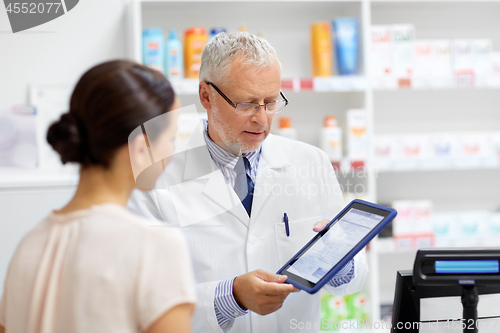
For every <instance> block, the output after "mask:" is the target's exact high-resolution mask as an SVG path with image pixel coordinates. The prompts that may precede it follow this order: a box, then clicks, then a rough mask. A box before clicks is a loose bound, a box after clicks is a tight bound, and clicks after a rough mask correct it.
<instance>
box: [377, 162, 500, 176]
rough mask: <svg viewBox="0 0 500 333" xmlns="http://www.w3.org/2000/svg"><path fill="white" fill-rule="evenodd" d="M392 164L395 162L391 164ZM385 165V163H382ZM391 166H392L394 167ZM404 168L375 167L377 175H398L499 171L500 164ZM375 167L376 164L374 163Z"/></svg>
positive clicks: (413, 165) (412, 165) (413, 164)
mask: <svg viewBox="0 0 500 333" xmlns="http://www.w3.org/2000/svg"><path fill="white" fill-rule="evenodd" d="M393 163H394V164H395V163H397V162H393ZM384 164H386V163H384ZM394 164H393V165H394ZM401 164H403V165H404V166H400V167H395V168H394V167H391V168H389V167H385V168H381V167H377V166H376V167H375V168H377V172H378V173H399V172H433V171H454V170H457V171H458V170H470V171H472V172H479V171H481V170H496V169H500V163H499V162H498V161H497V162H496V163H482V162H477V161H470V163H469V164H465V163H464V164H462V165H437V164H425V163H418V162H404V161H403V162H402V163H401ZM375 165H376V163H375Z"/></svg>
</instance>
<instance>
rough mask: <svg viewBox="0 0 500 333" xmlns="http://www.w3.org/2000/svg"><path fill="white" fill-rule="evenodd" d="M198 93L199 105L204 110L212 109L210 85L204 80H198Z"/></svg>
mask: <svg viewBox="0 0 500 333" xmlns="http://www.w3.org/2000/svg"><path fill="white" fill-rule="evenodd" d="M198 94H199V96H200V102H201V105H202V106H203V108H204V109H205V110H210V109H212V94H211V91H210V86H209V85H208V84H207V83H205V82H200V84H199V86H198Z"/></svg>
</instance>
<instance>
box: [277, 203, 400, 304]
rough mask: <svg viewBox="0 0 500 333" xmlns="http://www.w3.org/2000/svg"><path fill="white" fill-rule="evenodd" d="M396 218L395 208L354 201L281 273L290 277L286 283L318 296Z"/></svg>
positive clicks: (280, 271) (290, 261)
mask: <svg viewBox="0 0 500 333" xmlns="http://www.w3.org/2000/svg"><path fill="white" fill-rule="evenodd" d="M396 215H397V213H396V211H395V210H394V209H392V208H389V207H385V206H381V205H377V204H373V203H370V202H367V201H363V200H359V199H356V200H353V201H352V202H351V203H350V204H349V205H347V206H346V207H345V208H344V209H343V210H342V211H341V212H340V213H339V214H338V215H337V216H335V217H334V218H333V219H332V220H331V221H330V223H328V225H327V226H326V227H325V229H323V230H322V231H320V232H319V233H318V234H317V235H316V236H314V237H313V239H312V240H311V241H309V243H307V244H306V245H305V246H304V247H303V248H302V249H301V250H300V251H299V252H297V254H295V256H293V258H291V259H290V260H289V261H288V262H287V263H286V264H285V265H284V266H283V267H281V268H280V270H279V271H278V272H277V273H278V274H282V275H286V276H288V279H287V280H286V283H290V284H292V285H294V286H295V287H297V288H299V289H302V290H305V291H307V292H308V293H310V294H314V293H316V292H317V291H318V290H320V289H321V288H322V287H323V286H324V285H325V284H326V283H327V282H328V281H330V280H331V279H332V277H333V276H334V275H335V274H336V273H337V272H338V271H340V270H341V269H342V268H343V267H344V266H345V265H346V264H347V263H348V262H349V260H351V259H352V258H354V256H355V255H356V254H357V253H358V252H359V251H361V249H363V247H365V246H366V244H368V242H369V241H370V240H372V239H373V237H375V236H376V235H377V234H378V233H379V232H380V231H382V229H384V228H385V226H387V224H389V222H391V221H392V220H393V219H394V217H396Z"/></svg>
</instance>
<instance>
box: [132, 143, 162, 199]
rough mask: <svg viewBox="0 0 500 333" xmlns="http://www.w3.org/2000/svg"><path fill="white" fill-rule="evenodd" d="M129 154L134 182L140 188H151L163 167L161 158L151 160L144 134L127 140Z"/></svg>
mask: <svg viewBox="0 0 500 333" xmlns="http://www.w3.org/2000/svg"><path fill="white" fill-rule="evenodd" d="M129 154H130V164H131V166H132V173H133V175H134V181H135V184H136V185H137V187H138V188H140V189H142V190H152V189H153V188H154V187H155V184H156V179H157V178H158V176H159V175H160V174H161V173H162V172H163V169H164V168H163V163H162V160H160V161H158V162H156V163H154V162H153V160H152V157H151V152H150V148H149V144H148V138H147V136H146V135H144V134H139V135H137V136H136V137H135V138H134V139H133V140H131V141H129Z"/></svg>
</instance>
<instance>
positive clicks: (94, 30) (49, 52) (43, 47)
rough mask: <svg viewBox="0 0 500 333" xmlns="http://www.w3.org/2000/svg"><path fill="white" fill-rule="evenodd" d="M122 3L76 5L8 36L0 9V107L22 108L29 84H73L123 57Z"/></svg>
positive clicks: (95, 0)
mask: <svg viewBox="0 0 500 333" xmlns="http://www.w3.org/2000/svg"><path fill="white" fill-rule="evenodd" d="M127 2H128V1H127V0H81V1H79V3H78V4H77V5H76V7H75V8H73V9H72V10H71V11H69V12H68V13H67V14H65V15H62V16H61V17H59V18H57V19H55V20H53V21H50V22H48V23H45V24H43V25H41V26H38V27H34V28H32V29H29V30H26V31H22V32H18V33H15V34H13V33H12V30H11V27H10V24H9V21H8V17H7V12H6V11H5V7H4V6H3V4H2V5H0V105H12V104H19V103H27V102H28V86H29V84H31V83H38V84H40V83H69V84H74V83H76V80H78V78H79V77H80V76H81V75H82V74H83V72H84V71H86V70H87V69H89V68H90V67H92V66H93V65H95V64H97V63H99V62H102V61H105V60H110V59H115V58H124V57H125V56H126V49H127V45H126V31H127V29H126V20H125V17H126V15H125V12H126V11H125V4H126V3H127Z"/></svg>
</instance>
